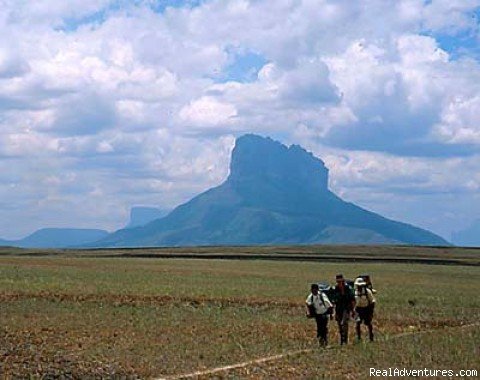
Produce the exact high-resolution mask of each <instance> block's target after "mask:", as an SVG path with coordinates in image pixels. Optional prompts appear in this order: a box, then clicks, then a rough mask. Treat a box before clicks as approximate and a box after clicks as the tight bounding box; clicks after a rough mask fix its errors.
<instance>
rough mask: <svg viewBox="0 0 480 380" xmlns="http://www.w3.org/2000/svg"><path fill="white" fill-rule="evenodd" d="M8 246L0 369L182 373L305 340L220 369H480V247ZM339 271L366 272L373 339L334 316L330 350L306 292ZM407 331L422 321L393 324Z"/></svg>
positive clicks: (292, 373)
mask: <svg viewBox="0 0 480 380" xmlns="http://www.w3.org/2000/svg"><path fill="white" fill-rule="evenodd" d="M269 249H270V248H269ZM356 249H357V252H356V255H359V254H364V253H362V252H360V253H359V252H358V250H361V248H359V247H357V248H356ZM402 249H404V248H403V247H402ZM221 250H222V251H226V252H227V253H228V250H227V249H226V248H222V249H221ZM236 250H242V251H243V254H248V252H247V253H245V251H246V249H245V248H233V251H234V252H236V254H238V251H236ZM299 250H305V251H302V252H303V253H302V254H313V255H315V254H317V255H319V254H320V253H318V252H310V253H308V252H307V251H306V248H305V247H301V249H297V251H294V250H293V249H292V251H291V252H290V253H292V252H293V253H294V254H295V252H298V251H299ZM200 251H201V252H198V251H197V252H195V253H196V254H205V253H208V252H209V250H207V249H205V251H202V250H200ZM278 251H279V249H278V248H277V251H276V252H277V254H278ZM116 252H117V254H118V252H122V251H116ZM183 252H186V253H188V250H184V251H183ZM3 253H4V254H3V255H2V256H0V308H1V311H2V312H1V313H0V373H1V374H2V375H3V376H5V377H7V378H8V377H26V376H33V377H47V378H48V377H55V376H58V375H61V374H63V375H64V376H66V377H75V378H83V377H88V376H94V375H96V376H100V377H110V376H129V377H140V378H148V377H162V376H174V375H178V374H182V373H188V372H193V371H197V370H201V369H208V368H213V367H217V366H222V365H229V364H232V363H237V362H242V361H246V360H250V359H255V358H258V357H263V356H269V355H273V354H277V353H282V352H288V351H290V350H298V349H312V351H308V352H307V353H304V354H301V355H296V356H291V357H286V358H284V359H281V360H278V361H274V362H269V363H264V364H262V365H251V366H246V367H245V368H243V369H240V370H234V371H230V372H225V373H221V374H216V376H220V377H230V378H281V377H283V378H285V377H287V378H288V377H290V378H322V377H326V378H329V377H339V378H355V379H356V378H366V377H368V371H367V370H368V368H369V367H370V366H377V367H378V368H388V367H392V366H401V367H404V366H406V367H410V368H412V367H415V368H416V367H417V366H427V367H431V368H458V369H468V368H475V367H476V369H477V370H480V366H479V362H478V357H479V355H478V354H479V346H478V342H479V334H480V329H479V327H478V326H470V327H463V328H462V326H465V325H468V324H471V323H477V322H478V318H479V316H480V297H479V296H478V294H479V289H480V267H478V266H475V265H472V263H475V261H476V260H478V257H477V256H476V255H475V250H472V251H466V252H463V253H459V254H458V257H459V258H461V260H466V261H467V262H466V263H465V264H468V265H453V266H451V265H450V266H447V265H423V264H412V263H372V262H354V261H353V258H354V257H355V256H353V254H352V253H351V252H347V253H345V252H343V253H342V252H334V253H332V255H333V254H335V255H338V254H344V255H349V254H350V255H352V261H351V262H339V263H335V262H322V261H318V262H317V261H308V262H302V261H291V262H290V261H268V260H233V259H232V260H215V259H210V260H204V259H201V258H198V259H195V260H191V259H170V258H142V257H137V258H121V257H85V256H88V255H92V252H91V251H87V252H83V253H82V257H81V256H80V255H76V254H75V252H71V251H68V252H61V251H53V252H52V251H47V252H45V251H44V252H41V253H42V254H43V255H45V254H48V255H46V256H37V255H36V254H35V252H34V251H28V252H25V251H11V250H10V251H9V250H4V251H3ZM100 254H101V255H103V256H111V252H110V253H108V254H106V253H105V252H103V251H100ZM120 254H121V253H120ZM262 254H268V252H263V253H262ZM273 254H275V253H273ZM280 254H282V253H280ZM322 254H326V253H325V252H323V253H322ZM365 254H366V253H365ZM377 254H378V255H380V254H379V253H377ZM388 254H390V255H392V257H394V254H393V253H392V252H389V253H387V255H388ZM410 255H411V256H412V257H413V256H417V257H427V258H428V259H435V258H438V252H436V254H432V253H431V252H427V253H425V252H424V253H422V252H420V251H412V252H410ZM449 255H450V256H451V257H453V259H457V257H455V254H453V253H452V252H449ZM97 256H98V255H97ZM379 257H380V256H379ZM440 258H441V257H440ZM337 272H343V273H344V274H345V275H347V276H350V277H354V276H355V275H357V274H359V273H363V272H368V273H370V274H371V275H372V277H373V279H374V282H375V287H376V288H378V289H379V293H378V306H377V310H376V311H377V312H376V319H375V327H376V329H377V331H378V333H377V337H378V338H379V339H378V342H376V343H374V344H352V345H349V346H348V347H344V348H339V347H338V346H337V345H336V344H337V336H336V332H337V331H336V326H334V324H331V325H330V340H331V343H332V344H331V347H332V349H330V350H326V351H323V350H321V349H320V348H318V347H317V344H316V342H315V339H314V326H313V324H314V323H313V322H312V321H311V320H307V319H306V318H305V316H304V305H303V303H304V299H305V298H306V295H307V290H308V285H309V283H310V282H311V281H314V280H332V279H333V278H334V275H335V274H336V273H337ZM352 330H353V329H352ZM426 331H429V332H426ZM403 332H410V333H414V334H413V335H405V336H402V337H399V336H397V335H398V334H400V333H403ZM417 332H421V334H420V335H418V334H417ZM352 333H353V331H352ZM394 336H397V337H396V338H393V337H394ZM206 377H209V376H206Z"/></svg>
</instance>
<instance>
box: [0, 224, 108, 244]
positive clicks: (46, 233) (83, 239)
mask: <svg viewBox="0 0 480 380" xmlns="http://www.w3.org/2000/svg"><path fill="white" fill-rule="evenodd" d="M107 235H108V232H107V231H104V230H97V229H79V228H43V229H40V230H38V231H36V232H34V233H33V234H31V235H28V236H27V237H25V238H23V239H20V240H0V246H12V247H21V248H67V247H73V246H79V245H83V244H88V243H91V242H95V241H97V240H99V239H102V238H104V237H106V236H107Z"/></svg>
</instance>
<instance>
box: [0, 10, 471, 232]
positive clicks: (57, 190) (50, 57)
mask: <svg viewBox="0 0 480 380" xmlns="http://www.w3.org/2000/svg"><path fill="white" fill-rule="evenodd" d="M479 19H480V0H430V1H425V0H398V1H389V0H359V1H351V0H337V1H329V0H304V1H300V0H299V1H293V0H275V1H262V0H220V1H216V0H212V1H209V0H204V1H173V0H170V1H162V0H158V1H156V0H135V1H126V0H69V1H61V2H60V1H57V0H36V1H33V0H32V1H26V0H0V36H1V38H0V215H1V217H0V237H2V238H6V239H15V238H19V237H23V236H25V235H26V234H28V233H31V232H33V231H34V230H36V229H38V228H41V227H82V228H103V229H108V230H115V229H118V228H121V227H122V226H124V225H125V224H126V222H127V219H128V213H129V209H130V207H132V206H137V205H143V206H155V207H159V208H162V209H170V208H173V207H175V206H176V205H179V204H180V203H182V202H185V201H187V200H188V199H190V198H191V197H192V196H194V195H196V194H198V193H199V192H201V191H204V190H206V189H208V188H210V187H212V186H216V185H218V184H220V183H221V182H223V181H224V180H225V178H226V177H227V176H228V165H229V157H230V153H231V150H232V148H233V145H234V141H235V138H236V137H238V136H240V135H242V134H244V133H257V134H260V135H263V136H271V137H272V138H274V139H277V140H279V141H281V142H283V143H285V144H292V143H295V144H300V145H302V146H304V147H305V148H306V149H308V150H309V151H311V152H313V153H314V154H315V155H316V156H318V157H320V158H322V159H323V160H324V161H325V163H326V165H327V167H328V168H329V169H330V187H331V189H332V190H333V191H334V192H336V193H337V194H339V195H340V196H341V197H342V198H344V199H346V200H348V201H351V202H354V203H356V204H358V205H360V206H362V207H365V208H367V209H369V210H372V211H375V212H378V213H380V214H382V215H384V216H386V217H390V218H394V219H397V220H401V221H404V222H407V223H411V224H414V225H417V226H420V227H423V228H427V229H429V230H431V231H433V232H435V233H438V234H440V235H441V236H443V237H445V238H447V239H449V238H450V234H451V233H452V231H457V230H460V229H462V228H465V227H466V226H468V225H469V224H470V223H472V222H473V221H474V220H476V219H479V218H480V112H479V110H480V22H479Z"/></svg>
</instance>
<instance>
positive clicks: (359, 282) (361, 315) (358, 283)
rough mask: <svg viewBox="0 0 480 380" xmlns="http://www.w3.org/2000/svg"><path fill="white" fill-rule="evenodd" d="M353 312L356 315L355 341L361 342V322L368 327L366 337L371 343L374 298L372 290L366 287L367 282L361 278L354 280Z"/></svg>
mask: <svg viewBox="0 0 480 380" xmlns="http://www.w3.org/2000/svg"><path fill="white" fill-rule="evenodd" d="M355 302H356V304H355V311H356V313H357V317H356V319H355V321H356V331H357V339H358V340H359V341H360V340H362V333H361V330H360V327H361V325H362V322H363V323H364V324H365V326H367V327H368V336H369V338H370V341H371V342H373V326H372V319H373V310H374V307H375V297H374V296H373V292H372V290H370V288H369V287H368V284H367V282H365V280H364V279H363V278H361V277H359V278H357V279H356V280H355Z"/></svg>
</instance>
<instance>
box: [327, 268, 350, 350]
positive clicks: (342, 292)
mask: <svg viewBox="0 0 480 380" xmlns="http://www.w3.org/2000/svg"><path fill="white" fill-rule="evenodd" d="M335 280H336V283H337V284H336V285H335V287H334V288H333V290H332V292H331V301H332V302H333V303H334V304H335V320H336V321H337V324H338V330H339V333H340V344H347V343H348V321H349V320H350V316H352V318H353V317H354V315H355V294H354V293H353V289H351V288H350V287H349V286H348V285H347V284H346V282H345V278H344V277H343V274H337V275H336V276H335Z"/></svg>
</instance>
